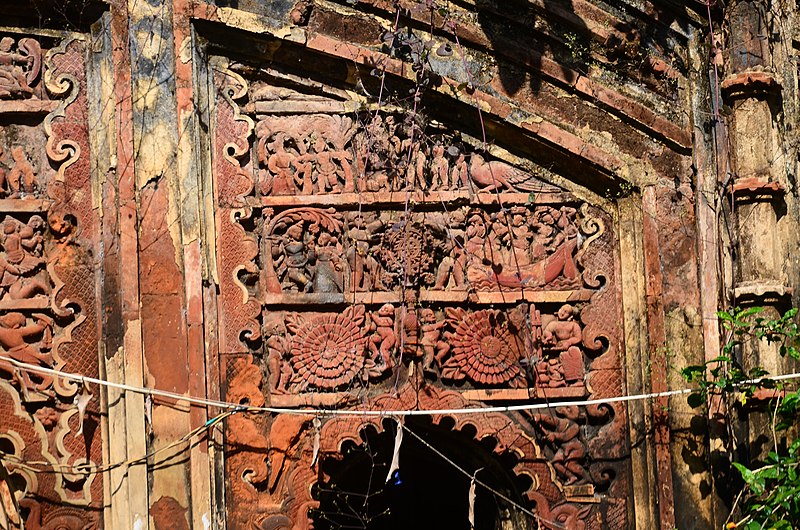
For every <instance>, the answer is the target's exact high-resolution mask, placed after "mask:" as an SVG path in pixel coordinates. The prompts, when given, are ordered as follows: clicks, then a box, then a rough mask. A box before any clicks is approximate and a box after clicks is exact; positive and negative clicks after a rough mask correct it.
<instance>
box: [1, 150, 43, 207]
mask: <svg viewBox="0 0 800 530" xmlns="http://www.w3.org/2000/svg"><path fill="white" fill-rule="evenodd" d="M11 157H12V158H13V159H14V167H12V168H11V170H10V171H9V172H8V173H7V174H6V175H5V177H4V178H0V188H2V189H4V190H5V191H6V193H7V198H9V199H19V198H22V197H28V198H33V192H34V189H35V186H36V173H35V172H34V171H33V166H31V163H30V161H29V160H28V156H27V155H26V154H25V151H24V149H23V148H22V147H20V146H16V147H13V148H12V149H11Z"/></svg>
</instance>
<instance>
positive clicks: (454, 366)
mask: <svg viewBox="0 0 800 530" xmlns="http://www.w3.org/2000/svg"><path fill="white" fill-rule="evenodd" d="M446 313H447V320H448V322H449V323H450V325H451V326H452V328H453V331H451V332H448V333H446V334H445V336H446V337H447V338H448V340H449V341H450V343H451V344H452V355H451V356H450V358H449V359H448V360H447V361H446V362H445V363H444V365H443V366H442V378H443V379H448V380H452V381H461V380H463V379H465V378H466V379H469V380H471V381H472V382H474V383H477V384H480V385H491V386H499V385H509V386H511V387H514V388H524V387H525V386H526V379H525V375H524V373H523V371H522V367H521V365H520V363H519V359H520V357H521V354H522V350H523V346H522V342H521V340H520V338H519V337H517V335H516V334H514V333H512V332H511V330H509V328H508V327H507V326H506V325H504V324H503V323H502V322H501V319H499V318H498V317H499V315H500V312H499V311H495V310H489V309H486V310H482V311H475V312H472V313H469V312H467V311H466V310H464V309H461V308H458V309H452V308H448V309H447V311H446Z"/></svg>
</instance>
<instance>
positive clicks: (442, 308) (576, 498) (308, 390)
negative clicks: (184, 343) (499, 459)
mask: <svg viewBox="0 0 800 530" xmlns="http://www.w3.org/2000/svg"><path fill="white" fill-rule="evenodd" d="M217 61H219V62H217ZM212 63H213V64H215V65H217V68H215V70H214V73H213V74H212V75H213V76H214V79H215V83H216V86H217V88H218V92H217V96H216V97H217V112H216V115H215V120H216V121H215V123H216V126H215V127H216V129H215V130H216V131H217V133H216V136H214V137H213V142H214V145H215V146H217V147H216V150H215V162H214V163H215V167H216V168H217V169H216V170H215V174H214V177H215V179H217V182H220V185H218V186H217V187H216V189H217V205H218V207H219V208H220V212H222V213H221V215H220V214H219V213H218V227H219V229H220V230H221V232H222V233H224V234H226V235H225V236H224V237H231V238H232V239H231V240H230V241H222V242H221V243H220V245H221V247H222V249H221V250H220V251H219V253H218V259H219V270H220V271H221V276H220V292H221V297H222V300H223V303H222V306H221V307H222V309H221V313H222V314H221V319H222V321H223V322H226V323H228V322H229V323H236V327H235V328H234V329H225V330H224V332H223V333H224V335H225V337H223V338H222V339H221V342H220V351H221V352H223V357H224V358H225V359H227V361H226V362H228V363H229V365H228V366H230V370H231V374H236V375H232V376H231V378H229V379H228V381H229V383H230V386H229V387H228V391H227V392H228V394H227V395H228V396H229V397H230V398H231V399H233V398H235V399H236V400H237V401H239V400H241V399H244V400H245V401H246V402H248V403H265V404H271V405H274V406H308V405H310V406H316V407H322V406H324V407H336V408H346V407H349V406H354V405H355V404H356V403H360V404H362V405H363V404H367V405H366V406H367V407H380V406H382V405H385V404H386V403H388V402H389V401H392V399H393V396H396V395H397V393H399V394H401V395H403V396H405V397H403V398H402V399H401V401H403V400H407V402H406V401H403V403H405V405H406V406H408V407H415V406H419V405H418V402H416V401H415V399H422V397H421V396H423V395H425V396H427V397H426V398H425V399H426V401H425V402H426V403H427V405H429V408H447V407H457V406H467V404H470V405H474V406H480V404H481V403H486V402H491V401H492V400H501V401H504V402H515V401H518V402H532V401H534V402H535V401H537V400H541V402H545V401H546V400H551V399H558V400H570V399H580V398H590V397H602V396H607V395H618V394H619V393H620V392H621V377H620V366H619V360H618V357H617V352H618V347H617V341H618V337H619V329H618V326H619V325H618V322H619V318H618V310H619V309H618V305H617V303H618V300H617V293H616V290H615V289H614V287H613V286H614V284H615V282H616V278H617V266H616V263H617V261H616V246H615V241H614V237H613V230H612V228H613V218H612V217H611V216H610V215H609V214H608V213H607V212H605V211H603V210H601V209H600V208H597V207H594V206H592V205H590V204H588V203H586V202H585V201H583V200H581V199H579V198H578V197H577V196H575V195H573V194H572V193H570V192H568V191H566V190H565V189H563V188H562V187H559V186H556V185H553V184H550V183H549V182H547V180H546V179H543V178H540V177H539V176H537V175H539V174H540V173H541V172H538V170H537V169H536V167H535V166H531V165H524V164H520V163H519V161H518V160H516V161H515V160H514V159H513V158H508V159H503V158H501V157H499V156H495V155H493V154H492V152H491V151H490V152H487V151H486V150H483V149H481V148H480V146H479V145H478V144H477V143H476V142H474V141H473V140H471V139H469V138H468V137H466V136H465V135H462V134H460V133H458V132H456V129H455V128H448V127H447V126H446V125H444V124H442V123H439V122H435V121H431V122H430V123H429V124H427V125H424V126H421V125H420V124H419V123H417V122H413V121H410V120H409V118H408V116H407V115H404V114H403V112H401V111H398V110H396V109H385V110H384V109H377V110H374V109H373V110H363V109H359V106H358V105H354V104H353V103H352V102H350V101H348V100H347V94H344V93H341V92H337V90H336V89H333V88H322V89H321V88H319V87H316V88H314V89H309V90H308V91H307V92H305V93H304V92H303V89H302V88H298V86H296V84H297V83H294V84H291V86H292V87H293V88H288V87H284V86H280V84H279V83H278V84H271V83H272V81H271V82H266V81H264V80H263V78H262V77H260V76H259V75H254V74H253V71H252V70H250V69H242V70H239V69H238V67H237V65H235V64H232V63H229V62H227V61H223V60H221V59H219V58H212ZM220 65H222V66H220ZM244 72H248V75H250V76H251V77H252V79H251V80H250V81H248V79H246V77H245V75H243V73H244ZM295 81H296V80H295ZM230 131H237V133H236V134H229V132H230ZM222 179H224V180H225V182H222ZM242 302H244V305H242ZM245 382H246V383H245ZM244 394H246V395H247V397H246V398H243V397H242V396H243V395H244ZM414 396H417V397H416V398H415V397H414ZM392 403H393V405H392V406H395V407H400V406H402V405H403V403H400V402H394V401H392ZM503 418H505V419H503ZM297 421H300V423H301V424H302V425H303V427H302V428H299V430H296V436H294V435H293V436H291V437H290V438H291V441H290V442H286V443H283V445H281V447H277V446H272V445H270V444H271V443H272V442H273V441H275V440H283V439H284V437H285V436H284V435H286V436H288V434H287V433H288V432H289V431H286V430H285V429H287V427H286V426H284V425H283V424H282V423H281V422H279V421H276V420H269V419H261V418H256V417H250V416H244V417H242V418H239V419H237V420H236V423H237V425H238V426H237V427H236V429H237V432H236V433H234V432H233V431H232V430H231V431H230V432H231V436H233V437H234V438H237V439H238V438H239V437H241V436H242V433H248V434H247V440H246V441H244V440H243V443H245V444H246V445H247V446H249V447H252V448H254V449H253V450H252V451H251V452H248V451H247V450H246V449H245V448H244V446H243V450H242V452H240V453H237V455H236V456H235V458H234V460H233V468H232V469H233V471H232V473H233V475H231V477H236V476H244V477H246V479H245V480H244V481H241V480H239V481H238V482H237V484H238V485H237V486H236V487H234V488H233V489H232V497H231V502H232V503H234V505H235V504H236V503H237V502H248V503H250V502H255V503H256V504H257V507H256V508H254V509H253V510H252V513H251V514H249V515H248V514H245V513H242V514H241V515H240V516H239V515H237V517H238V518H239V519H240V520H241V525H242V527H246V526H252V525H253V524H260V525H262V526H263V525H266V524H269V525H275V526H276V527H282V525H283V526H286V527H296V528H300V527H303V525H305V524H307V522H308V520H309V513H310V512H309V508H310V509H311V512H313V511H314V510H315V509H316V508H317V506H318V503H319V500H320V499H319V498H318V497H315V496H312V495H310V494H309V493H308V490H307V488H308V485H307V484H308V482H306V483H304V482H302V480H306V481H310V482H314V481H315V480H316V479H314V478H310V477H308V476H305V475H302V473H301V470H302V469H304V468H305V469H307V468H306V467H305V466H309V465H315V463H316V462H317V456H319V458H322V459H324V458H342V455H341V454H339V451H340V449H341V448H340V446H338V445H337V444H340V443H342V442H343V440H344V439H345V438H346V436H345V435H344V434H343V432H349V433H352V432H353V431H355V432H356V433H357V432H358V429H359V428H360V427H359V425H361V424H362V423H363V422H362V421H361V420H359V421H355V420H353V421H352V422H350V423H347V422H346V421H344V420H343V421H341V422H340V421H322V422H321V423H320V419H319V418H317V420H316V422H317V423H314V422H312V421H311V418H307V419H306V420H303V421H301V420H297ZM435 421H438V420H435ZM474 421H475V425H477V426H479V427H478V428H479V430H480V429H482V428H486V429H489V430H491V429H492V428H494V427H497V426H498V425H499V424H500V423H502V422H504V421H511V422H512V423H514V425H515V426H514V427H513V429H520V432H525V433H526V434H525V436H528V437H529V439H530V440H532V441H533V442H532V446H531V447H530V448H529V449H530V452H528V453H526V454H527V455H528V456H526V463H524V464H521V468H524V469H526V470H527V471H525V473H529V474H530V476H531V477H533V479H532V485H531V487H530V489H529V490H528V491H527V493H526V495H527V498H528V499H529V500H532V501H535V502H536V503H537V505H538V506H540V509H541V513H545V512H546V513H548V514H549V516H551V517H556V518H558V517H561V515H563V516H564V518H563V519H561V520H562V521H572V522H571V523H569V524H568V525H567V526H566V527H568V528H579V527H580V524H579V520H580V518H582V517H583V516H585V515H586V514H587V513H589V511H590V510H591V509H594V508H592V507H593V506H595V505H596V504H599V503H600V502H605V501H601V500H600V497H597V496H596V493H597V492H598V491H600V490H602V491H604V492H609V491H611V492H614V493H613V495H614V498H615V499H616V500H615V502H616V503H617V504H615V505H614V506H615V507H614V508H613V509H614V510H617V511H619V510H620V509H623V508H624V502H625V500H624V494H622V495H620V492H621V491H622V490H623V489H624V488H625V487H626V486H625V485H626V480H627V479H626V478H625V477H626V475H625V472H623V471H619V470H615V471H613V472H611V471H608V472H607V469H606V468H607V467H608V466H610V467H614V466H617V465H618V464H616V463H614V464H610V463H608V462H606V461H605V460H604V459H605V458H606V456H605V455H606V454H607V453H608V454H609V455H610V454H615V455H616V453H615V452H614V451H613V450H609V444H610V443H612V442H609V441H608V440H606V439H605V438H604V433H608V432H615V430H616V429H619V426H620V425H621V424H622V423H624V422H625V421H626V419H625V409H624V407H617V408H613V409H602V410H601V409H592V410H590V409H588V408H586V407H566V408H561V409H558V411H557V412H555V413H549V412H548V413H541V414H539V413H529V414H525V415H521V416H519V417H516V416H515V417H514V418H513V419H510V418H509V417H505V416H503V415H502V414H501V415H499V416H498V417H496V418H495V417H492V418H491V419H478V418H477V416H476V419H475V420H474ZM317 424H319V425H321V427H319V426H318V427H314V428H312V426H313V425H317ZM334 425H335V426H334ZM362 426H363V425H362ZM230 428H231V429H233V425H231V427H230ZM509 428H511V427H509ZM315 429H316V431H315ZM381 430H382V427H380V426H379V427H378V431H381ZM292 432H295V431H292ZM314 432H318V433H319V434H313V433H314ZM326 433H327V434H326ZM326 436H328V438H327V439H326ZM353 436H355V438H358V436H359V435H358V434H355V435H353ZM315 437H316V438H315ZM315 439H316V441H314V440H315ZM287 440H288V438H287ZM518 441H519V440H518ZM518 441H517V442H514V443H518ZM276 443H277V442H276ZM320 444H321V445H320ZM326 444H327V445H326ZM331 444H333V445H331ZM279 445H280V444H279ZM284 445H285V447H284ZM498 447H500V446H498ZM503 450H505V449H504V448H501V449H498V451H500V452H502V451H503ZM270 454H271V455H273V456H270ZM312 455H317V456H312ZM277 457H279V460H280V463H279V466H278V464H276V462H277V460H275V458H277ZM608 458H612V457H611V456H609V457H608ZM309 462H311V464H309ZM600 462H602V463H600ZM267 464H269V465H267ZM619 465H622V464H619ZM275 466H278V467H279V469H280V470H279V471H277V470H275ZM270 467H272V468H273V469H272V470H270ZM601 468H602V469H601ZM248 470H249V471H248ZM270 473H273V475H274V476H271V475H270ZM276 473H277V474H276ZM612 475H613V476H615V477H617V478H616V479H615V480H614V481H613V483H612V482H610V481H608V480H606V479H604V478H603V477H606V476H612ZM301 476H304V477H305V478H304V479H302V480H300V478H299V477H301ZM234 480H236V479H235V478H234ZM254 480H255V481H254ZM295 480H300V482H295ZM573 503H577V504H573ZM581 503H583V504H584V505H585V506H583V507H581ZM620 506H622V507H623V508H620ZM603 509H604V510H605V509H606V508H603ZM609 509H610V508H609ZM312 519H313V517H312Z"/></svg>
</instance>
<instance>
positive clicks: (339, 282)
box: [313, 232, 344, 293]
mask: <svg viewBox="0 0 800 530" xmlns="http://www.w3.org/2000/svg"><path fill="white" fill-rule="evenodd" d="M316 247H317V248H316V252H315V255H316V260H317V263H316V268H315V270H314V282H313V283H314V286H313V292H315V293H341V292H342V288H343V286H344V285H343V283H344V282H343V278H342V266H341V263H340V262H339V261H338V256H339V254H340V253H341V245H339V240H338V239H337V238H335V237H334V236H332V235H331V234H329V233H328V232H322V233H321V234H320V235H319V237H318V238H317V244H316Z"/></svg>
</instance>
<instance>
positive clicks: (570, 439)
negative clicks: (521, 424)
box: [534, 406, 589, 485]
mask: <svg viewBox="0 0 800 530" xmlns="http://www.w3.org/2000/svg"><path fill="white" fill-rule="evenodd" d="M558 413H559V414H560V415H561V417H559V416H558V415H555V414H537V415H535V416H534V421H535V422H536V424H537V425H538V426H539V428H540V429H541V430H542V432H543V433H544V437H545V439H546V440H547V441H548V442H550V443H551V444H552V445H553V447H554V448H555V455H554V456H553V459H552V460H551V464H552V465H553V468H554V469H555V470H556V473H558V475H559V476H560V477H562V478H563V479H564V480H565V484H567V485H570V484H575V483H577V482H583V481H587V480H588V479H589V476H588V473H587V472H586V469H585V468H584V466H583V464H584V460H585V458H586V446H585V445H584V443H583V441H582V440H581V439H580V434H581V428H580V425H579V424H578V420H579V419H580V410H579V409H578V407H575V406H571V407H560V408H559V409H558Z"/></svg>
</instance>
